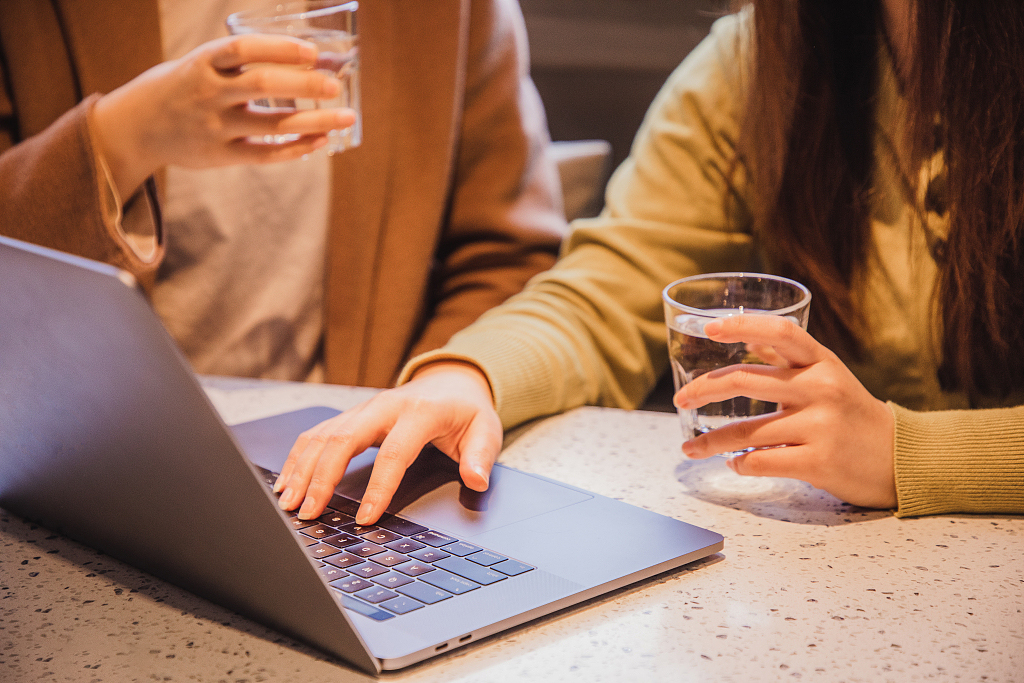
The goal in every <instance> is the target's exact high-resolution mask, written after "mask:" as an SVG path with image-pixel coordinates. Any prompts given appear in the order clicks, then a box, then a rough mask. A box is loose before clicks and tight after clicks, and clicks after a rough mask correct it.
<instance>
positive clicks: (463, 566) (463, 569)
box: [349, 557, 508, 586]
mask: <svg viewBox="0 0 1024 683" xmlns="http://www.w3.org/2000/svg"><path fill="white" fill-rule="evenodd" d="M434 566H435V567H440V568H441V569H444V570H447V571H450V572H451V573H452V574H458V575H459V576H461V577H462V578H464V579H469V580H470V581H476V582H477V583H479V584H483V585H485V586H488V585H490V584H492V583H497V582H499V581H504V580H505V579H507V578H508V577H507V576H505V575H504V574H502V573H501V572H496V571H494V570H493V569H488V568H487V567H481V566H480V565H478V564H476V563H474V562H470V561H468V560H465V559H463V558H461V557H449V558H448V559H446V560H438V561H437V562H435V563H434ZM349 571H352V570H351V569H349Z"/></svg>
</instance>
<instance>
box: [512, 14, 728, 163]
mask: <svg viewBox="0 0 1024 683" xmlns="http://www.w3.org/2000/svg"><path fill="white" fill-rule="evenodd" d="M520 5H521V7H522V9H523V15H524V17H525V19H526V30H527V33H528V34H529V39H530V57H531V62H532V75H533V80H534V81H535V82H536V84H537V89H538V90H539V91H540V95H541V97H542V98H543V100H544V106H545V108H546V109H547V114H548V125H549V126H550V128H551V137H552V139H554V140H585V139H599V140H607V141H608V142H609V143H611V165H612V167H614V166H617V165H618V164H619V162H621V161H622V160H623V159H624V158H625V157H626V155H627V154H628V153H629V146H630V143H631V142H632V140H633V135H634V134H635V133H636V130H637V128H638V127H639V126H640V122H641V121H642V120H643V116H644V113H645V112H646V111H647V107H648V105H649V104H650V103H651V100H652V99H653V98H654V96H655V94H657V92H658V89H659V88H660V87H661V85H662V83H664V81H665V79H666V78H667V77H668V75H669V73H671V71H672V70H673V69H674V68H675V67H676V66H677V65H678V64H679V62H681V61H682V59H683V57H685V56H686V55H687V53H688V52H689V51H690V50H691V49H693V47H694V46H695V45H696V44H697V43H698V42H699V41H700V40H701V38H703V37H704V36H705V35H707V33H708V30H709V28H710V27H711V23H712V22H713V21H714V20H715V18H717V17H718V16H721V15H722V14H723V13H725V12H726V11H727V10H728V5H729V2H728V0H520Z"/></svg>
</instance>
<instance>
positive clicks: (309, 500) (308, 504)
mask: <svg viewBox="0 0 1024 683" xmlns="http://www.w3.org/2000/svg"><path fill="white" fill-rule="evenodd" d="M315 509H316V499H315V498H313V497H312V496H308V495H307V496H306V500H304V501H302V507H301V508H299V519H310V518H312V517H314V516H315V515H314V514H313V511H314V510H315Z"/></svg>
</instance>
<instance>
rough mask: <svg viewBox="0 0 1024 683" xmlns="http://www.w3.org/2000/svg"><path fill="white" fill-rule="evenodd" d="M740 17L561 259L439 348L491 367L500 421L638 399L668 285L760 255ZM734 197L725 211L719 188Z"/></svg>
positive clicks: (659, 340)
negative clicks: (742, 138)
mask: <svg viewBox="0 0 1024 683" xmlns="http://www.w3.org/2000/svg"><path fill="white" fill-rule="evenodd" d="M743 25H744V24H743V21H742V17H741V16H736V15H732V16H729V17H725V18H723V19H720V20H719V21H717V22H716V24H715V25H714V27H713V29H712V32H711V35H710V36H709V37H708V38H706V39H705V40H704V41H703V42H702V43H701V44H700V45H699V46H698V47H697V48H695V49H694V51H693V52H691V53H690V55H689V56H688V57H687V58H686V59H685V60H684V61H683V63H682V64H681V65H680V66H679V67H678V68H677V69H676V71H675V72H674V73H673V75H672V76H671V77H670V78H669V79H668V81H667V82H666V84H665V86H664V87H663V88H662V90H661V92H660V93H659V94H658V96H657V97H656V98H655V100H654V102H653V103H652V105H651V107H650V110H649V112H648V114H647V116H646V118H645V120H644V122H643V124H642V126H641V128H640V130H639V132H638V133H637V136H636V139H635V141H634V143H633V147H632V149H631V152H630V156H629V158H628V159H627V160H626V161H624V162H623V164H622V165H621V166H620V167H619V168H618V169H617V170H616V172H615V174H614V175H613V177H612V180H611V181H610V183H609V185H608V188H607V192H606V197H605V210H604V211H603V212H602V214H601V215H600V216H599V217H597V218H595V219H587V220H579V221H576V222H575V223H574V224H573V226H572V232H571V234H570V235H569V237H568V238H567V240H566V242H565V245H564V246H563V251H562V255H561V258H560V260H559V262H558V264H557V265H556V266H555V267H554V268H552V269H551V270H550V271H547V272H546V273H542V274H541V275H538V276H537V277H535V278H534V279H533V280H532V281H531V282H530V284H529V285H528V287H527V288H526V289H525V290H524V292H523V293H521V294H519V295H517V296H515V297H512V298H511V299H509V300H508V301H507V302H506V303H505V304H504V305H502V306H499V307H497V308H495V309H492V310H491V311H489V312H487V313H485V314H484V315H483V316H481V317H480V319H478V320H477V321H476V323H474V324H473V325H471V326H470V327H469V328H467V329H465V330H463V331H462V332H460V333H458V334H456V335H455V336H454V337H452V339H451V341H450V342H449V343H448V344H447V345H446V346H445V347H444V348H443V349H441V350H439V351H437V352H434V353H429V354H425V355H423V356H420V357H418V358H415V359H413V360H412V361H411V363H410V365H409V366H407V367H406V368H405V371H404V372H403V374H402V376H401V377H400V380H399V381H400V382H401V381H404V380H405V379H407V378H408V377H409V376H410V375H411V373H412V372H414V371H415V370H416V369H417V368H419V367H421V366H422V365H423V364H425V363H428V362H432V361H436V360H441V359H445V358H447V359H456V360H463V361H468V362H471V363H474V364H476V365H477V366H478V367H480V368H481V369H482V370H483V371H484V373H485V374H486V375H487V378H488V380H489V381H490V383H491V387H492V390H493V392H494V398H495V405H496V407H497V410H498V414H499V415H500V416H501V418H502V422H503V424H504V425H505V427H506V428H508V427H511V426H514V425H516V424H519V423H521V422H524V421H526V420H529V419H532V418H535V417H540V416H542V415H549V414H554V413H557V412H561V411H564V410H567V409H570V408H573V407H576V406H579V405H584V404H590V405H605V406H613V407H622V408H633V407H636V406H637V405H639V404H640V402H641V401H643V399H644V398H645V396H646V394H647V393H648V391H649V390H650V388H651V387H652V386H653V385H654V383H655V382H656V381H657V379H658V378H659V376H660V375H661V374H662V373H663V372H664V371H665V369H666V368H667V367H668V354H667V345H666V332H665V324H664V314H663V311H662V304H661V290H662V289H663V288H664V287H665V285H667V284H668V283H669V282H671V281H673V280H675V279H678V278H681V277H685V276H687V275H692V274H695V273H699V272H713V271H723V270H746V269H749V268H751V267H752V265H753V263H752V258H753V254H754V248H753V239H752V237H751V235H750V233H749V228H748V226H749V220H747V217H748V215H749V214H748V210H747V207H746V205H745V203H744V201H743V198H742V197H741V196H739V194H738V193H737V192H736V188H738V187H742V180H743V176H742V169H740V170H739V171H738V172H737V173H733V171H734V168H733V166H732V159H733V156H734V150H735V142H736V138H737V136H738V129H739V126H738V111H739V110H740V107H741V106H742V103H741V102H740V101H739V99H740V94H741V93H742V92H743V90H744V84H743V83H742V80H743V78H744V77H745V69H744V68H743V65H744V49H745V47H744V46H745V38H744V35H745V33H744V31H743V30H742V27H743ZM727 196H728V197H730V199H731V200H732V202H733V203H732V206H731V209H732V210H731V211H729V212H728V213H727V211H726V205H725V202H724V201H723V198H724V197H727Z"/></svg>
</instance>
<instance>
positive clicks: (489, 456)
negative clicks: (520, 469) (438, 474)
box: [459, 418, 502, 491]
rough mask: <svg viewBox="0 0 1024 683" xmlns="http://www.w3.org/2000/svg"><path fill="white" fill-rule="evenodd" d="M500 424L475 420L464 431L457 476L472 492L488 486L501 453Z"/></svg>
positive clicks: (485, 488) (482, 489)
mask: <svg viewBox="0 0 1024 683" xmlns="http://www.w3.org/2000/svg"><path fill="white" fill-rule="evenodd" d="M501 443H502V431H501V423H500V422H498V423H491V422H487V421H485V420H482V419H480V418H477V419H475V420H474V421H473V423H472V424H471V425H470V426H469V429H467V430H466V436H465V438H464V439H463V445H461V446H460V447H459V456H460V457H459V476H461V477H462V481H463V482H464V483H465V484H466V486H468V487H469V488H471V489H473V490H474V491H486V490H487V487H488V486H489V485H490V478H491V470H492V469H493V468H494V463H495V462H496V461H497V459H498V454H499V453H500V452H501Z"/></svg>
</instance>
